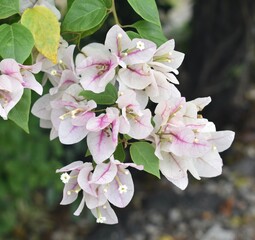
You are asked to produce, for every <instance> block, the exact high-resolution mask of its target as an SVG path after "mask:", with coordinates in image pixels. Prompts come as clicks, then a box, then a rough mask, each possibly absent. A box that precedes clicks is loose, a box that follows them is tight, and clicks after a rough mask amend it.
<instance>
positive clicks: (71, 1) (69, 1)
mask: <svg viewBox="0 0 255 240" xmlns="http://www.w3.org/2000/svg"><path fill="white" fill-rule="evenodd" d="M73 2H74V0H67V9H70V8H71V6H72V4H73Z"/></svg>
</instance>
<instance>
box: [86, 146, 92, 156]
mask: <svg viewBox="0 0 255 240" xmlns="http://www.w3.org/2000/svg"><path fill="white" fill-rule="evenodd" d="M89 156H91V153H90V151H89V148H87V151H86V153H85V157H89Z"/></svg>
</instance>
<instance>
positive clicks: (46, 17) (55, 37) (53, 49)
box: [21, 6, 60, 63]
mask: <svg viewBox="0 0 255 240" xmlns="http://www.w3.org/2000/svg"><path fill="white" fill-rule="evenodd" d="M21 24H23V25H24V26H25V27H26V28H28V29H29V30H30V31H31V33H32V34H33V37H34V40H35V47H36V48H37V50H38V51H39V52H40V53H41V54H43V55H44V56H45V57H47V58H48V59H50V60H51V61H52V62H53V63H57V51H58V46H59V40H60V25H59V22H58V20H57V17H56V16H55V15H54V13H53V12H51V11H50V10H49V9H48V8H46V7H43V6H36V7H34V8H30V9H27V10H26V11H25V12H24V13H23V14H22V17H21Z"/></svg>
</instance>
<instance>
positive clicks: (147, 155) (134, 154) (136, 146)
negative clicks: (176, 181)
mask: <svg viewBox="0 0 255 240" xmlns="http://www.w3.org/2000/svg"><path fill="white" fill-rule="evenodd" d="M154 151H155V149H154V148H153V146H152V145H151V144H149V143H147V142H135V143H133V144H132V145H131V147H130V155H131V158H132V160H133V162H134V163H136V164H138V165H143V166H144V171H146V172H148V173H151V174H152V175H155V176H156V177H158V178H160V173H159V159H158V158H157V157H156V156H155V154H154Z"/></svg>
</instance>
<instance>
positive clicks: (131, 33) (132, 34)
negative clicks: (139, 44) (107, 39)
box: [126, 31, 141, 39]
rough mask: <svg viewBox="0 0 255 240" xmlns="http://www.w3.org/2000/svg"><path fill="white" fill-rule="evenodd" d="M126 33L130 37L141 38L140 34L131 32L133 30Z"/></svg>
mask: <svg viewBox="0 0 255 240" xmlns="http://www.w3.org/2000/svg"><path fill="white" fill-rule="evenodd" d="M126 34H127V35H128V36H129V37H130V38H131V39H134V38H141V36H140V35H139V34H138V33H136V32H133V31H126Z"/></svg>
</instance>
